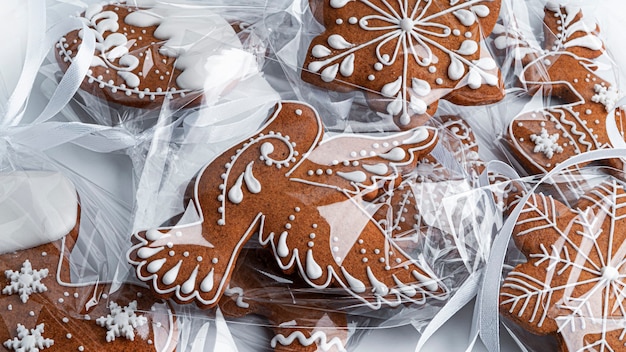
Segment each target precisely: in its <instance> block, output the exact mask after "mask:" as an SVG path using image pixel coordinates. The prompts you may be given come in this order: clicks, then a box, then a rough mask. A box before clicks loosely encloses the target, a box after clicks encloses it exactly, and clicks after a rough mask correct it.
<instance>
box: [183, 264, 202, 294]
mask: <svg viewBox="0 0 626 352" xmlns="http://www.w3.org/2000/svg"><path fill="white" fill-rule="evenodd" d="M197 276H198V266H197V265H196V268H195V269H193V272H192V273H191V276H189V278H188V279H187V281H185V282H184V283H183V284H182V286H180V292H182V293H184V294H186V295H188V294H190V293H191V292H193V290H194V289H195V288H196V277H197Z"/></svg>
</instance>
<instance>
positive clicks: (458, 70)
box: [448, 55, 465, 81]
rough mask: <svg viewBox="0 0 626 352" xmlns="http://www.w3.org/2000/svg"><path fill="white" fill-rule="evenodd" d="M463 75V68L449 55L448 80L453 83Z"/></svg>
mask: <svg viewBox="0 0 626 352" xmlns="http://www.w3.org/2000/svg"><path fill="white" fill-rule="evenodd" d="M464 74H465V66H463V63H462V62H461V60H459V59H458V58H457V57H456V56H454V55H450V66H448V78H450V79H451V80H453V81H456V80H459V79H460V78H461V77H463V75H464Z"/></svg>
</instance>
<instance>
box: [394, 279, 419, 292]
mask: <svg viewBox="0 0 626 352" xmlns="http://www.w3.org/2000/svg"><path fill="white" fill-rule="evenodd" d="M393 281H394V282H395V283H396V286H397V288H398V290H400V292H402V294H404V295H406V296H408V297H413V296H415V295H416V294H417V290H416V289H415V288H414V287H413V286H411V285H407V284H405V283H404V282H402V281H400V280H399V279H398V278H397V277H396V276H395V275H394V276H393Z"/></svg>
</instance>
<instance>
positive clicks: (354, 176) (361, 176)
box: [337, 171, 367, 183]
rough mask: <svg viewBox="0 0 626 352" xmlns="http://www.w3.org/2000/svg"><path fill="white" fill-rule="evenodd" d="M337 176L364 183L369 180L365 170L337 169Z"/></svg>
mask: <svg viewBox="0 0 626 352" xmlns="http://www.w3.org/2000/svg"><path fill="white" fill-rule="evenodd" d="M337 176H339V177H341V178H343V179H346V180H348V181H350V182H356V183H362V182H365V181H366V180H367V175H366V174H365V173H364V172H363V171H352V172H341V171H337Z"/></svg>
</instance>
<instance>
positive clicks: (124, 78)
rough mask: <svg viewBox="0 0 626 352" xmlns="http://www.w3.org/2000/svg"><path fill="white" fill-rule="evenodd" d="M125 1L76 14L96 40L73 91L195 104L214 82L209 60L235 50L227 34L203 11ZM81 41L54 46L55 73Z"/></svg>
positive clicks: (224, 25)
mask: <svg viewBox="0 0 626 352" xmlns="http://www.w3.org/2000/svg"><path fill="white" fill-rule="evenodd" d="M133 4H136V5H131V4H130V3H129V4H125V3H124V2H123V1H121V2H113V3H98V4H92V5H90V6H89V7H88V8H87V9H86V10H85V12H83V13H82V14H81V15H80V19H81V20H82V21H83V22H84V23H85V25H86V26H87V28H88V30H89V31H91V32H93V34H94V36H95V38H96V50H95V53H94V56H93V59H92V61H91V65H90V66H91V67H90V69H89V71H88V73H87V76H86V77H85V79H84V81H83V82H82V84H81V88H82V89H83V90H85V91H87V92H89V93H91V94H93V95H95V96H98V97H100V98H103V99H106V100H107V101H109V102H113V103H116V104H121V105H125V106H131V107H137V108H146V109H151V108H158V107H160V106H161V105H162V104H163V102H165V101H169V102H171V103H172V104H173V105H174V106H176V107H183V106H188V107H190V106H195V105H197V104H199V103H200V101H201V99H200V98H201V97H202V93H203V90H204V87H205V85H206V84H213V83H214V84H218V83H219V84H220V85H221V84H222V82H214V79H212V78H211V70H212V69H214V67H213V66H215V65H212V63H213V64H215V62H213V61H212V60H215V59H216V58H217V59H219V56H218V54H220V52H221V50H222V49H229V48H230V49H232V48H241V42H240V41H239V38H238V37H237V35H236V33H235V31H234V30H233V28H232V27H231V26H230V24H229V23H228V22H227V21H226V20H224V19H223V18H222V17H220V16H219V15H217V14H215V13H212V12H210V11H209V10H207V9H206V7H205V8H202V7H200V6H198V5H191V4H190V5H188V6H184V4H180V6H176V5H166V4H155V3H154V2H149V1H137V2H133ZM82 36H83V34H82V30H81V31H73V32H70V33H68V34H67V35H65V36H64V37H62V38H61V39H60V40H59V42H58V43H57V44H56V57H57V60H58V62H59V64H60V66H61V68H62V69H63V70H66V69H67V68H68V67H69V65H70V64H71V63H72V62H73V61H74V59H75V58H76V54H77V53H78V49H79V48H80V45H81V43H82ZM212 56H214V57H213V58H212ZM222 69H223V68H222ZM233 84H234V83H233ZM220 88H227V87H220Z"/></svg>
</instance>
